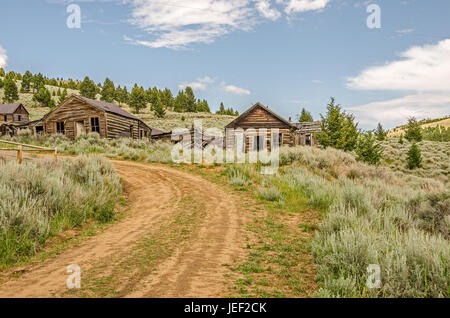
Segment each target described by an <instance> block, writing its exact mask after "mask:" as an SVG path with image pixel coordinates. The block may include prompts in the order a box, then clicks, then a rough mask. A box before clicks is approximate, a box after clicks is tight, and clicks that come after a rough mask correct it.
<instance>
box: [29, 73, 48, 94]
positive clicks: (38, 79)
mask: <svg viewBox="0 0 450 318" xmlns="http://www.w3.org/2000/svg"><path fill="white" fill-rule="evenodd" d="M31 82H32V83H33V92H34V93H36V92H37V91H38V90H39V89H40V88H41V86H42V85H45V79H44V76H42V74H41V73H39V74H36V75H34V76H33V79H32V80H31Z"/></svg>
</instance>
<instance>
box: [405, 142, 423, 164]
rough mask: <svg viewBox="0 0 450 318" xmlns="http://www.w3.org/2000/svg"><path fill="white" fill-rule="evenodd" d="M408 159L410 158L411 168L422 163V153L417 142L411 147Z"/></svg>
mask: <svg viewBox="0 0 450 318" xmlns="http://www.w3.org/2000/svg"><path fill="white" fill-rule="evenodd" d="M407 160H408V168H409V169H410V170H413V169H415V168H419V167H421V165H422V154H421V152H420V149H419V147H418V146H417V144H416V143H415V142H414V143H413V144H412V145H411V147H410V148H409V151H408V159H407Z"/></svg>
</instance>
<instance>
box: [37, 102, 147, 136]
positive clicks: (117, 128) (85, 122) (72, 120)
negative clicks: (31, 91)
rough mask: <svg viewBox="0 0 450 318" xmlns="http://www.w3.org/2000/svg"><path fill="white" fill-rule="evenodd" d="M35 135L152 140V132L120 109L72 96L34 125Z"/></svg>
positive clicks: (137, 119)
mask: <svg viewBox="0 0 450 318" xmlns="http://www.w3.org/2000/svg"><path fill="white" fill-rule="evenodd" d="M30 128H31V129H32V130H33V132H34V133H35V134H41V133H46V134H56V133H58V134H63V135H65V136H67V137H68V138H71V139H73V138H76V137H77V136H80V135H83V134H86V133H89V132H97V133H99V134H100V136H101V137H103V138H121V137H124V138H133V139H151V134H152V129H151V128H150V127H149V126H148V125H147V124H145V123H144V122H143V121H142V120H140V119H139V118H137V117H135V116H133V115H132V114H130V113H128V112H127V111H125V110H123V109H122V108H120V107H119V106H117V105H115V104H111V103H106V102H103V101H98V100H93V99H89V98H86V97H83V96H78V95H70V96H69V97H67V98H66V99H65V100H64V101H63V102H62V103H61V104H60V105H58V106H57V107H55V108H54V109H53V110H52V111H51V112H49V113H48V114H47V115H45V116H44V117H43V118H42V119H41V120H39V121H36V122H33V125H30Z"/></svg>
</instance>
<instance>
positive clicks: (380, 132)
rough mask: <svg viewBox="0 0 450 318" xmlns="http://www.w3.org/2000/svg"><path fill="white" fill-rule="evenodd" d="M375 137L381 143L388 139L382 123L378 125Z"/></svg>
mask: <svg viewBox="0 0 450 318" xmlns="http://www.w3.org/2000/svg"><path fill="white" fill-rule="evenodd" d="M375 136H376V137H377V139H378V140H380V141H382V140H385V139H386V132H385V131H384V129H383V126H381V123H378V126H377V129H376V131H375Z"/></svg>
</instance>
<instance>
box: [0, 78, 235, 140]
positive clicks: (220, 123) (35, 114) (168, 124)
mask: <svg viewBox="0 0 450 318" xmlns="http://www.w3.org/2000/svg"><path fill="white" fill-rule="evenodd" d="M16 84H17V87H18V89H19V92H20V88H21V81H16ZM46 88H47V89H48V90H49V91H50V93H51V94H52V95H53V92H56V91H58V89H61V88H59V87H56V86H49V85H46ZM61 90H63V89H61ZM3 91H4V89H3V88H1V89H0V100H1V99H2V98H3ZM67 94H68V95H70V94H79V91H78V90H72V89H67ZM52 98H53V100H54V101H55V103H56V104H57V101H58V96H53V97H52ZM97 99H100V95H97ZM18 102H19V103H22V104H24V105H25V107H26V108H27V110H28V111H29V112H30V116H31V117H30V120H36V119H40V118H42V116H44V115H45V114H46V113H48V112H49V111H50V108H48V107H41V106H40V105H38V104H37V103H36V102H34V101H33V94H23V93H19V100H18ZM121 107H122V108H123V109H125V110H126V111H128V112H130V113H134V110H133V109H131V108H130V107H129V106H128V105H126V104H122V105H121ZM135 116H136V117H138V118H140V119H142V120H143V121H144V122H145V123H146V124H147V125H149V126H150V127H152V128H156V129H159V130H162V131H167V132H168V131H171V130H173V129H174V128H190V127H191V126H192V124H193V122H194V120H202V121H203V128H204V129H206V128H219V129H223V128H224V127H225V125H227V124H228V123H229V122H231V121H232V120H233V119H234V118H236V117H235V116H227V115H216V114H212V113H177V112H172V111H167V112H166V116H165V117H164V118H157V117H156V116H155V115H154V114H153V112H152V111H151V110H150V107H147V108H146V109H142V110H141V111H140V113H139V114H135Z"/></svg>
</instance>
